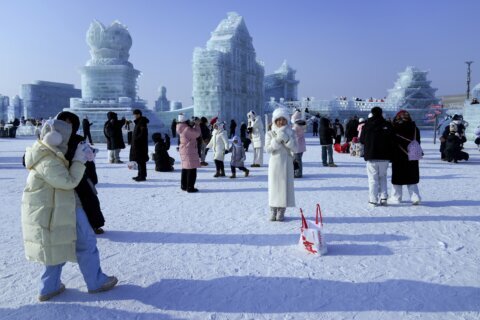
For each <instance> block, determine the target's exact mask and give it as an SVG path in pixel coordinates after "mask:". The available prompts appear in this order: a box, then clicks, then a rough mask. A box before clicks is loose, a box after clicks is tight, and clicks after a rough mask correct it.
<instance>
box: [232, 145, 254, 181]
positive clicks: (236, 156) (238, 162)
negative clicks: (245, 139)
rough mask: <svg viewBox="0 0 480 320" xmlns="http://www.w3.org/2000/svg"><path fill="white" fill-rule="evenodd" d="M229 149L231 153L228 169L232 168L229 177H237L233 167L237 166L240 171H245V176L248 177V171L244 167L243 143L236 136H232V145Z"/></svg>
mask: <svg viewBox="0 0 480 320" xmlns="http://www.w3.org/2000/svg"><path fill="white" fill-rule="evenodd" d="M229 151H230V153H231V154H232V158H231V160H230V169H231V170H232V175H231V176H230V178H236V177H237V175H236V171H235V168H238V169H240V170H241V171H243V172H245V177H248V174H249V173H250V171H249V170H248V169H247V168H245V165H244V161H245V159H246V156H245V149H244V148H243V145H242V143H241V142H240V139H239V138H238V137H237V136H235V137H233V142H232V146H231V147H230V149H229Z"/></svg>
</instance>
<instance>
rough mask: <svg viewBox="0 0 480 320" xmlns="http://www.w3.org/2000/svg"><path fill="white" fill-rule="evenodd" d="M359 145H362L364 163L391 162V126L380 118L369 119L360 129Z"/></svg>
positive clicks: (392, 141) (392, 140)
mask: <svg viewBox="0 0 480 320" xmlns="http://www.w3.org/2000/svg"><path fill="white" fill-rule="evenodd" d="M360 143H362V144H363V145H364V154H363V158H364V159H365V161H370V160H391V159H392V153H393V144H394V139H393V128H392V124H391V123H390V122H388V121H387V120H385V119H384V118H383V117H382V116H373V117H371V118H370V119H368V120H367V122H365V126H364V127H363V129H362V135H361V136H360Z"/></svg>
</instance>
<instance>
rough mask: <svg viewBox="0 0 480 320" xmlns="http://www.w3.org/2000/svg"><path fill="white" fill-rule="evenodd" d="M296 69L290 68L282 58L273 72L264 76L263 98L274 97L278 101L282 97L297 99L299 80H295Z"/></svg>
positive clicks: (290, 99)
mask: <svg viewBox="0 0 480 320" xmlns="http://www.w3.org/2000/svg"><path fill="white" fill-rule="evenodd" d="M296 72H297V71H296V70H294V69H292V68H291V67H290V66H289V65H288V63H287V60H284V61H283V63H282V65H281V66H280V68H279V69H278V70H276V71H275V72H274V73H273V74H269V75H267V76H265V80H264V82H263V83H264V87H265V99H267V100H268V99H271V98H274V99H275V100H276V101H280V99H281V98H283V99H284V100H286V101H296V100H297V87H298V84H299V83H300V81H298V80H295V73H296Z"/></svg>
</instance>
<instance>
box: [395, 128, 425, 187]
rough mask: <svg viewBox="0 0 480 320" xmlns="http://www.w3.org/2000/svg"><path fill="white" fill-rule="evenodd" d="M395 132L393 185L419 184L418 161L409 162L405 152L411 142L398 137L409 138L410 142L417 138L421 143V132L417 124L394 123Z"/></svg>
mask: <svg viewBox="0 0 480 320" xmlns="http://www.w3.org/2000/svg"><path fill="white" fill-rule="evenodd" d="M393 132H394V134H395V135H394V136H393V139H394V141H395V146H394V147H393V157H392V184H396V185H409V184H417V183H418V182H419V181H420V170H419V168H418V160H415V161H410V160H408V155H407V153H405V151H407V148H408V145H409V143H410V142H409V141H407V140H405V139H402V138H400V137H399V136H397V135H400V136H402V137H404V138H407V139H408V140H413V138H414V137H416V140H417V141H418V143H420V130H418V128H417V126H416V125H415V122H413V121H408V122H402V123H394V125H393ZM402 149H403V150H405V151H403V150H402ZM407 152H408V151H407Z"/></svg>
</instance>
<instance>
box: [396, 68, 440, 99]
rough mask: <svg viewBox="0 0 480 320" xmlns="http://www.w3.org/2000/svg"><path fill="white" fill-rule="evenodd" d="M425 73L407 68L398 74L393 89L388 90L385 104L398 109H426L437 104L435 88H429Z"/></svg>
mask: <svg viewBox="0 0 480 320" xmlns="http://www.w3.org/2000/svg"><path fill="white" fill-rule="evenodd" d="M427 74H428V72H427V71H420V70H419V69H418V68H416V67H407V68H406V69H405V71H403V72H400V73H399V74H398V80H397V81H396V82H395V85H394V87H393V89H390V90H388V96H387V103H391V104H393V105H395V106H397V107H398V108H399V109H427V108H428V107H430V106H432V105H436V104H438V103H439V101H440V100H439V99H438V98H436V97H435V92H436V91H437V89H436V88H432V87H431V86H430V83H431V81H429V80H427Z"/></svg>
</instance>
